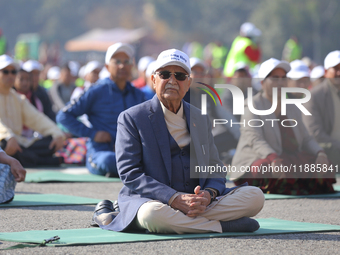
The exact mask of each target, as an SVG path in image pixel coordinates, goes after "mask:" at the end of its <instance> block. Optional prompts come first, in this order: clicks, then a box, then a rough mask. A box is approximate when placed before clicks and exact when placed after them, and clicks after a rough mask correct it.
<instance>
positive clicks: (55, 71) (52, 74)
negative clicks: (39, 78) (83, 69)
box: [47, 66, 60, 80]
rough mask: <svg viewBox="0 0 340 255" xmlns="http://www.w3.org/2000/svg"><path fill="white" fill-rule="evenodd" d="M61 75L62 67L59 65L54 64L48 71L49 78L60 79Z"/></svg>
mask: <svg viewBox="0 0 340 255" xmlns="http://www.w3.org/2000/svg"><path fill="white" fill-rule="evenodd" d="M59 77H60V67H59V66H52V67H51V68H50V69H48V71H47V79H49V80H58V79H59Z"/></svg>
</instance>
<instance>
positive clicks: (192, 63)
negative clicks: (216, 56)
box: [190, 57, 207, 71]
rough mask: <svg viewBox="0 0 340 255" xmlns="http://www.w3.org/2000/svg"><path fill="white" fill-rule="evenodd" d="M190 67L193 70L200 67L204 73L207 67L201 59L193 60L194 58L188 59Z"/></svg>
mask: <svg viewBox="0 0 340 255" xmlns="http://www.w3.org/2000/svg"><path fill="white" fill-rule="evenodd" d="M190 66H191V68H193V67H194V66H200V67H202V68H203V69H204V71H206V70H207V66H206V64H205V63H204V61H203V60H202V59H199V58H195V57H192V58H190Z"/></svg>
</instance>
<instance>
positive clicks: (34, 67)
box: [21, 59, 43, 73]
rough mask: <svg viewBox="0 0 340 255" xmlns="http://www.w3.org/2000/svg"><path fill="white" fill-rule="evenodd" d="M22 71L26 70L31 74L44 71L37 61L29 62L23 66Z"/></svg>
mask: <svg viewBox="0 0 340 255" xmlns="http://www.w3.org/2000/svg"><path fill="white" fill-rule="evenodd" d="M21 69H23V70H25V71H26V72H28V73H30V72H32V71H34V70H37V71H41V70H42V69H43V66H42V64H40V63H39V62H38V61H36V60H32V59H30V60H27V61H26V62H25V63H24V64H23V65H22V66H21Z"/></svg>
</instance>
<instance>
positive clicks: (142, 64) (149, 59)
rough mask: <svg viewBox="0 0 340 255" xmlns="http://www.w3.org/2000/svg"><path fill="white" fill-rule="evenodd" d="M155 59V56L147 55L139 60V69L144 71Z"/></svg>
mask: <svg viewBox="0 0 340 255" xmlns="http://www.w3.org/2000/svg"><path fill="white" fill-rule="evenodd" d="M153 61H155V59H154V58H153V57H150V56H145V57H142V58H141V59H140V60H139V61H138V71H140V72H144V71H146V69H147V68H148V66H149V64H150V63H151V62H153Z"/></svg>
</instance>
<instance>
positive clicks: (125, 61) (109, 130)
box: [57, 43, 145, 177]
mask: <svg viewBox="0 0 340 255" xmlns="http://www.w3.org/2000/svg"><path fill="white" fill-rule="evenodd" d="M133 56H134V50H133V48H132V47H131V46H130V45H129V44H124V43H116V44H113V45H111V46H110V47H109V48H108V49H107V51H106V55H105V66H106V68H107V70H108V71H109V73H110V77H108V78H106V79H104V80H100V81H99V82H98V84H97V85H95V86H91V87H90V89H88V90H87V91H85V93H84V94H82V95H81V96H80V97H78V99H77V100H74V101H72V103H69V104H68V105H67V106H66V107H65V108H64V109H63V110H62V111H59V113H58V115H57V122H58V123H60V124H62V125H63V126H65V127H66V128H67V129H68V130H69V132H70V133H72V134H74V135H76V136H78V137H89V138H90V139H89V140H88V142H87V144H86V147H87V155H86V167H87V169H88V170H89V171H90V172H91V173H92V174H97V175H106V176H107V177H118V172H117V166H116V153H115V150H116V149H115V146H119V144H115V141H116V132H117V118H118V115H119V114H120V113H121V112H122V111H124V110H126V109H128V108H129V107H131V106H134V105H136V104H139V103H142V102H143V101H145V97H144V94H143V92H141V91H140V90H139V89H137V88H135V87H133V86H132V84H131V83H130V82H129V79H130V76H131V69H132V66H133ZM83 114H86V115H87V116H88V120H89V121H90V123H91V124H92V126H91V127H87V126H86V125H84V124H83V123H81V122H80V121H78V117H79V116H81V115H83Z"/></svg>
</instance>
